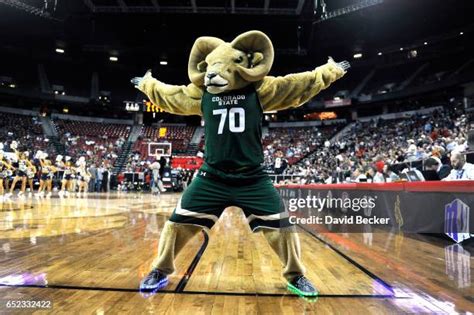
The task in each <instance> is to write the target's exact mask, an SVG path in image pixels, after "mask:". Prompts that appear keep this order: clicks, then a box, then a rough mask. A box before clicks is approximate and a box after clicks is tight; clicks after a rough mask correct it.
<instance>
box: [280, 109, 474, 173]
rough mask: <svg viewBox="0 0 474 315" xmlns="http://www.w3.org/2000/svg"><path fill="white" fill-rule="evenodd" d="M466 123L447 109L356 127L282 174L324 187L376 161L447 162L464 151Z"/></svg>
mask: <svg viewBox="0 0 474 315" xmlns="http://www.w3.org/2000/svg"><path fill="white" fill-rule="evenodd" d="M468 123H469V119H468V117H467V115H466V114H465V113H464V112H463V111H462V110H458V111H455V110H448V109H444V110H441V111H434V112H433V113H432V114H426V115H414V116H409V117H405V118H400V119H393V120H383V119H378V120H370V121H367V122H358V123H355V124H354V125H353V126H352V129H351V130H350V131H349V132H348V133H347V134H346V135H345V136H343V137H342V138H340V139H338V141H335V142H334V143H332V144H331V145H329V146H319V147H317V149H316V150H315V151H314V152H313V153H311V154H310V155H308V156H307V157H306V158H305V159H304V160H303V161H301V162H300V163H299V164H300V165H298V167H293V168H289V169H287V170H286V172H285V173H286V174H295V175H302V176H303V177H305V176H307V177H309V178H313V177H314V178H317V180H321V181H324V182H327V180H328V179H329V178H331V177H333V176H334V175H335V174H336V173H337V174H338V176H339V174H344V176H341V178H343V179H344V180H346V178H347V177H354V176H356V175H357V174H359V173H365V172H368V171H369V170H370V168H375V169H377V164H376V163H377V162H378V163H381V164H380V165H393V164H397V163H402V162H413V161H419V160H422V159H426V158H428V157H430V156H437V157H439V158H441V159H442V160H443V161H445V162H448V161H447V160H446V155H447V153H449V152H451V151H453V150H460V151H463V150H465V148H466V145H467V131H468ZM407 165H408V164H407ZM379 171H380V170H379ZM306 180H307V179H306Z"/></svg>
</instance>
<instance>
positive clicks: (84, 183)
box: [76, 156, 91, 197]
mask: <svg viewBox="0 0 474 315" xmlns="http://www.w3.org/2000/svg"><path fill="white" fill-rule="evenodd" d="M76 165H77V168H76V171H77V181H78V185H79V190H78V192H77V196H78V197H80V196H81V190H82V191H83V195H84V196H85V195H86V192H87V190H88V187H89V181H90V178H91V175H90V173H89V172H88V170H87V167H86V158H85V157H83V156H81V157H80V158H79V160H78V161H77V162H76Z"/></svg>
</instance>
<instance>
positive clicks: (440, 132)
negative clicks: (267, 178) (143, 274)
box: [0, 107, 474, 190]
mask: <svg viewBox="0 0 474 315" xmlns="http://www.w3.org/2000/svg"><path fill="white" fill-rule="evenodd" d="M470 121H472V112H470V113H469V112H464V111H463V110H462V109H458V110H455V109H454V107H453V108H451V109H450V108H441V107H440V108H439V109H436V110H434V111H433V112H431V113H428V114H410V115H408V116H405V117H403V118H398V119H390V120H384V119H382V118H378V119H372V120H370V121H365V122H361V121H358V122H356V123H352V125H351V126H350V128H349V129H347V128H346V130H345V132H344V134H342V135H338V137H337V139H336V140H333V141H330V139H331V138H332V137H333V136H334V135H336V134H337V133H338V132H339V131H340V130H341V129H342V127H344V125H343V124H339V125H327V126H324V125H323V126H318V127H293V128H269V130H268V133H267V134H266V135H265V137H264V139H263V143H262V144H263V150H264V157H265V165H266V166H267V170H268V171H269V173H271V174H275V175H280V176H281V177H280V178H279V179H278V180H279V181H280V180H282V181H283V182H292V183H299V184H304V183H340V182H359V181H369V182H370V181H373V182H387V181H394V180H397V179H399V178H400V176H401V173H403V172H406V171H409V170H414V168H415V166H416V167H417V168H418V172H419V170H420V169H421V168H423V169H424V170H429V169H431V170H435V171H436V172H438V173H439V175H440V178H444V177H449V176H450V171H451V167H452V163H453V162H452V160H450V159H452V158H453V155H454V153H455V152H465V151H466V150H468V130H469V128H470V126H469V123H470ZM0 124H1V128H0V140H1V141H0V142H2V143H3V144H4V147H5V148H8V147H9V144H10V143H11V142H12V141H16V142H18V144H19V147H18V149H19V150H20V151H29V152H30V153H31V154H34V153H35V152H37V151H42V152H46V153H48V155H49V157H50V159H52V160H53V159H54V158H55V156H56V155H57V154H58V153H57V152H55V149H54V146H53V145H51V141H50V140H49V139H47V138H46V137H45V136H44V134H43V128H42V126H41V120H40V119H39V118H38V117H35V116H29V115H19V114H12V113H3V112H0ZM53 125H54V127H55V128H56V131H57V133H58V136H59V141H60V143H61V144H63V145H64V148H65V152H66V155H67V156H71V157H73V160H76V159H78V158H79V157H85V159H86V161H87V165H88V167H90V169H91V177H92V181H91V182H93V183H95V184H91V185H92V186H91V190H94V189H97V188H95V187H96V186H97V185H98V184H97V183H98V182H100V181H101V180H102V179H100V177H101V175H100V174H99V173H101V174H102V173H104V172H106V173H107V174H110V173H111V172H112V167H113V165H114V161H115V159H116V158H117V156H118V155H119V154H120V150H121V148H122V146H123V144H124V142H125V141H127V139H128V137H129V135H130V132H131V126H130V125H125V124H110V123H98V122H87V121H74V120H64V119H54V120H53ZM194 132H195V127H188V126H171V125H170V126H162V128H161V129H160V128H156V127H143V128H142V130H141V133H140V136H139V138H138V140H137V141H136V142H135V145H134V146H133V149H132V153H131V154H130V155H129V156H128V157H127V159H126V161H125V164H124V168H123V169H122V172H131V173H147V172H149V171H150V165H151V164H152V163H153V162H154V161H155V157H153V156H149V155H148V153H149V152H148V143H149V142H160V143H170V144H171V145H172V148H173V155H174V154H175V153H176V148H178V151H184V152H185V151H186V148H187V147H188V144H189V142H190V141H191V138H192V137H193V134H194ZM472 149H474V148H471V150H472ZM167 153H171V152H167ZM30 156H31V155H30ZM420 161H421V164H416V163H419V162H420ZM415 164H416V165H415ZM420 165H421V168H420V167H419V166H420ZM98 170H104V171H100V172H98ZM419 175H420V177H422V176H423V174H419ZM99 186H100V184H99ZM93 187H94V188H93Z"/></svg>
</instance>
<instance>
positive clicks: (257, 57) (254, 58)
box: [249, 52, 263, 67]
mask: <svg viewBox="0 0 474 315" xmlns="http://www.w3.org/2000/svg"><path fill="white" fill-rule="evenodd" d="M249 55H250V56H249V57H250V65H251V67H255V66H256V65H258V64H259V63H260V62H261V61H262V60H263V54H262V53H259V52H256V53H254V54H249Z"/></svg>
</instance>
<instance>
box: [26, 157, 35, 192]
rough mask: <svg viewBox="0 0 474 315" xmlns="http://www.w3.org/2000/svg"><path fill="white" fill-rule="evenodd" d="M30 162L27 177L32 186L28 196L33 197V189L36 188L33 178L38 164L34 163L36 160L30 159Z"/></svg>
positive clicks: (29, 184)
mask: <svg viewBox="0 0 474 315" xmlns="http://www.w3.org/2000/svg"><path fill="white" fill-rule="evenodd" d="M29 162H30V163H29V166H28V168H27V169H26V177H27V181H28V186H29V188H30V192H29V193H28V197H31V196H32V195H33V191H34V190H35V189H34V185H33V180H34V178H35V175H36V172H37V169H36V166H35V164H34V161H32V160H29Z"/></svg>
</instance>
